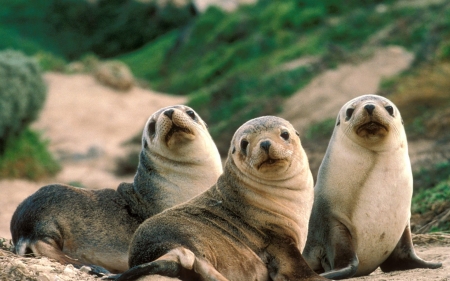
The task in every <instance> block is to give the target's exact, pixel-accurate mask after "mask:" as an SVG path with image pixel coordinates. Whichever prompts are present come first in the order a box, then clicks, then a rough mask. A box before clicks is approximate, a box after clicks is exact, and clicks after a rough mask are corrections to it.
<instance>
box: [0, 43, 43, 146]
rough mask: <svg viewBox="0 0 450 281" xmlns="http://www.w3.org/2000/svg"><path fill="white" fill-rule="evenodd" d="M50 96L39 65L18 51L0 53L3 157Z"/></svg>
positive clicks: (0, 119) (0, 141)
mask: <svg viewBox="0 0 450 281" xmlns="http://www.w3.org/2000/svg"><path fill="white" fill-rule="evenodd" d="M46 95H47V91H46V86H45V83H44V80H43V78H42V75H41V70H40V68H39V65H38V64H37V62H36V61H34V60H33V59H31V58H29V57H27V56H25V55H23V54H22V53H20V52H16V51H4V52H1V53H0V155H1V153H2V152H4V151H5V147H6V143H7V141H8V140H9V139H11V138H13V137H17V136H18V135H19V134H20V133H21V132H22V131H23V130H24V129H25V128H26V127H27V126H28V125H29V124H30V123H31V122H32V121H34V120H35V119H36V118H37V116H38V113H39V111H40V110H41V108H42V106H43V104H44V102H45V98H46Z"/></svg>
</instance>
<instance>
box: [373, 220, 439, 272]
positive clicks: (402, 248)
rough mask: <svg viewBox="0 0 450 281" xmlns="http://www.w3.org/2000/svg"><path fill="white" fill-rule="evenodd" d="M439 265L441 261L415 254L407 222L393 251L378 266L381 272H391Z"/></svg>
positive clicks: (437, 266)
mask: <svg viewBox="0 0 450 281" xmlns="http://www.w3.org/2000/svg"><path fill="white" fill-rule="evenodd" d="M441 266H442V263H435V262H427V261H424V260H422V259H421V258H419V257H418V256H417V255H416V252H415V251H414V246H413V243H412V238H411V229H410V228H409V224H408V225H407V226H406V228H405V231H403V234H402V237H401V238H400V241H398V243H397V246H395V249H394V251H393V252H392V253H391V255H390V256H389V257H388V258H387V260H385V261H384V262H383V263H382V264H381V265H380V268H381V270H383V272H391V271H395V270H407V269H413V268H439V267H441Z"/></svg>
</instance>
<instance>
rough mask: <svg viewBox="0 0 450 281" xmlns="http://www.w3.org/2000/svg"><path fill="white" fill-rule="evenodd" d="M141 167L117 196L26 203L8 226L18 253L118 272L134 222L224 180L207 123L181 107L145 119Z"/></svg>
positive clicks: (50, 197) (52, 197) (53, 192)
mask: <svg viewBox="0 0 450 281" xmlns="http://www.w3.org/2000/svg"><path fill="white" fill-rule="evenodd" d="M139 161H140V162H139V167H138V171H137V173H136V175H135V178H134V183H132V184H129V183H123V184H121V185H120V186H119V187H118V189H117V191H115V190H113V189H103V190H84V189H79V188H75V187H71V186H67V185H61V184H54V185H48V186H45V187H42V188H41V189H39V190H38V191H37V192H36V193H34V194H33V195H31V196H30V197H28V198H27V199H25V201H24V202H22V203H21V204H20V205H19V206H18V207H17V209H16V211H15V213H14V215H13V217H12V220H11V233H12V238H13V242H14V244H15V251H16V253H17V254H19V255H25V254H34V255H35V256H47V257H50V258H53V259H55V260H57V261H59V262H61V263H63V264H68V263H70V264H74V265H75V266H77V267H80V266H82V265H97V266H101V267H103V268H105V269H107V270H109V271H111V272H122V271H124V270H126V269H127V268H128V246H129V243H130V241H131V237H132V235H133V233H134V231H135V230H136V229H137V227H138V226H139V224H140V223H142V222H143V221H144V220H145V219H147V218H148V217H150V216H152V215H154V214H157V213H159V212H161V211H163V210H164V209H166V208H169V207H172V206H174V205H177V204H179V203H182V202H185V201H187V200H188V199H191V198H192V197H194V196H196V195H198V194H199V193H201V192H203V191H205V190H207V189H208V188H210V187H211V186H212V185H213V184H214V183H215V182H216V180H217V178H218V177H219V175H220V174H221V173H222V164H221V159H220V156H219V153H218V150H217V148H216V146H215V144H214V142H213V140H212V138H211V136H210V135H209V133H208V130H207V127H206V124H205V123H204V122H203V120H202V119H201V118H200V117H199V116H198V115H197V114H196V113H195V112H194V110H192V109H191V108H189V107H187V106H183V105H178V106H171V107H166V108H162V109H160V110H159V111H157V112H155V113H154V114H153V115H152V116H151V117H150V118H149V120H148V121H147V124H146V125H145V128H144V130H143V138H142V151H141V154H140V160H139ZM93 268H94V272H95V271H96V270H100V269H99V268H98V267H93Z"/></svg>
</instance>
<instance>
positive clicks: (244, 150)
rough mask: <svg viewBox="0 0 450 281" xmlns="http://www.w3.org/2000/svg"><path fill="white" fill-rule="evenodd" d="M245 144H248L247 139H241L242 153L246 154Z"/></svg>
mask: <svg viewBox="0 0 450 281" xmlns="http://www.w3.org/2000/svg"><path fill="white" fill-rule="evenodd" d="M247 146H248V141H247V140H241V150H242V153H244V154H247Z"/></svg>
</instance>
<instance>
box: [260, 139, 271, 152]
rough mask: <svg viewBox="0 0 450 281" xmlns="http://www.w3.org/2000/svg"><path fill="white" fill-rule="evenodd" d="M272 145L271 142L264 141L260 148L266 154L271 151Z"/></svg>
mask: <svg viewBox="0 0 450 281" xmlns="http://www.w3.org/2000/svg"><path fill="white" fill-rule="evenodd" d="M271 145H272V143H271V142H270V141H268V140H266V141H262V142H261V143H260V144H259V147H261V149H263V150H264V151H265V152H266V153H269V149H270V146H271Z"/></svg>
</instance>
